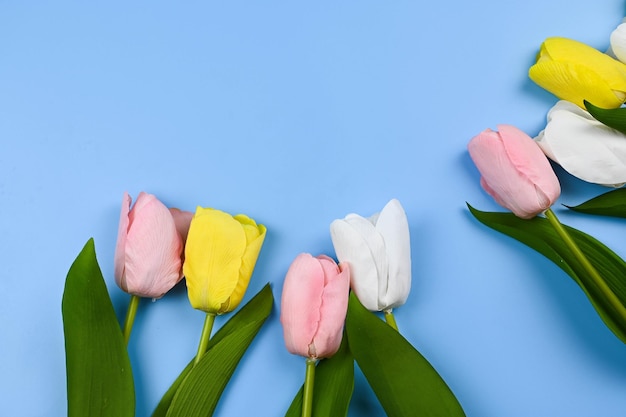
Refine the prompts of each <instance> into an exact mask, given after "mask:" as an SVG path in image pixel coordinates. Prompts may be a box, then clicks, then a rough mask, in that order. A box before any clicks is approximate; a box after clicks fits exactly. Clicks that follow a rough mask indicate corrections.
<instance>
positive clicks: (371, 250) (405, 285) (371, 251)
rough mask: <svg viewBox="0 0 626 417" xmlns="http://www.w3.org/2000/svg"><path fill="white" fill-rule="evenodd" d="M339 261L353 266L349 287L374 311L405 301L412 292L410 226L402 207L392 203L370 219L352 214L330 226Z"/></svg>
mask: <svg viewBox="0 0 626 417" xmlns="http://www.w3.org/2000/svg"><path fill="white" fill-rule="evenodd" d="M330 235H331V238H332V241H333V245H334V247H335V252H336V254H337V258H338V260H339V262H341V263H343V262H347V263H348V264H349V265H350V270H351V277H350V285H351V287H352V290H353V291H354V293H355V294H356V296H357V297H358V298H359V300H360V301H361V303H362V304H363V305H364V306H365V307H366V308H367V309H368V310H371V311H383V310H384V311H390V310H391V309H392V308H395V307H398V306H400V305H402V304H404V303H405V302H406V299H407V297H408V295H409V291H410V289H411V247H410V246H411V245H410V238H409V223H408V221H407V218H406V214H405V212H404V209H403V208H402V205H400V202H399V201H398V200H395V199H394V200H391V201H390V202H389V203H387V205H386V206H385V207H384V208H383V209H382V211H381V212H380V213H377V214H374V215H373V216H371V217H369V218H364V217H361V216H359V215H358V214H349V215H348V216H346V217H345V218H344V219H340V220H335V221H333V222H332V224H331V225H330Z"/></svg>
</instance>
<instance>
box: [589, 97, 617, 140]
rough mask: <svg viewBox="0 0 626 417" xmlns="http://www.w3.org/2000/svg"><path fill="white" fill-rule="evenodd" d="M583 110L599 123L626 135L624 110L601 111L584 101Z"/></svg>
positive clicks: (601, 109)
mask: <svg viewBox="0 0 626 417" xmlns="http://www.w3.org/2000/svg"><path fill="white" fill-rule="evenodd" d="M584 103H585V108H586V109H587V111H588V112H589V113H590V114H591V115H592V116H593V117H594V118H595V119H596V120H597V121H599V122H601V123H604V124H605V125H607V126H608V127H610V128H613V129H615V130H619V131H620V132H622V133H624V134H626V108H624V107H618V108H617V109H603V108H601V107H597V106H594V105H593V104H591V103H589V102H588V101H586V100H585V102H584Z"/></svg>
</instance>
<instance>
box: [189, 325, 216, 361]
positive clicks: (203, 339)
mask: <svg viewBox="0 0 626 417" xmlns="http://www.w3.org/2000/svg"><path fill="white" fill-rule="evenodd" d="M213 323H215V314H213V313H206V317H205V318H204V326H203V327H202V334H201V335H200V343H198V353H197V354H196V358H195V360H194V365H197V364H198V362H200V359H202V356H204V354H205V353H206V350H207V346H208V345H209V340H210V339H211V331H212V330H213Z"/></svg>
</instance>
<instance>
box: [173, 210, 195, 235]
mask: <svg viewBox="0 0 626 417" xmlns="http://www.w3.org/2000/svg"><path fill="white" fill-rule="evenodd" d="M170 213H171V214H172V218H173V219H174V224H175V225H176V230H177V231H178V233H179V234H180V237H181V238H182V240H183V242H185V241H186V240H187V235H188V234H189V226H190V225H191V219H193V213H192V212H190V211H183V210H179V209H177V208H171V209H170Z"/></svg>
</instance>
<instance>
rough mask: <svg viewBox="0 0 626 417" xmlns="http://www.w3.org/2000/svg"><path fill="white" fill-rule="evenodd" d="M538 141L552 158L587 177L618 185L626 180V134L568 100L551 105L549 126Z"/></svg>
mask: <svg viewBox="0 0 626 417" xmlns="http://www.w3.org/2000/svg"><path fill="white" fill-rule="evenodd" d="M535 141H536V142H537V144H538V145H539V147H540V148H541V150H542V151H543V152H544V153H545V154H546V155H547V156H548V158H550V159H552V160H553V161H554V162H556V163H558V164H559V165H561V166H562V167H563V169H565V170H566V171H567V172H569V173H570V174H572V175H573V176H575V177H577V178H580V179H581V180H583V181H587V182H591V183H594V184H601V185H606V186H614V187H618V186H621V185H623V184H624V183H626V135H624V134H623V133H621V132H619V131H617V130H615V129H612V128H610V127H608V126H606V125H605V124H603V123H601V122H599V121H598V120H596V119H595V118H594V117H593V116H591V114H589V112H587V111H585V110H583V109H581V108H580V107H578V106H575V105H573V104H572V103H570V102H568V101H564V100H561V101H559V102H558V103H556V105H555V106H554V107H552V109H550V111H549V112H548V123H547V125H546V128H545V129H544V130H543V131H541V132H540V133H539V135H538V136H537V137H536V138H535Z"/></svg>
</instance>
